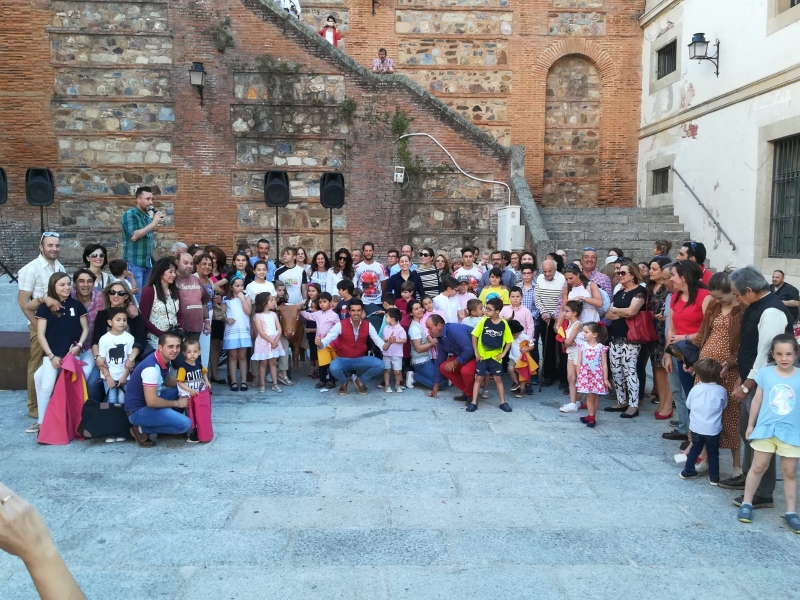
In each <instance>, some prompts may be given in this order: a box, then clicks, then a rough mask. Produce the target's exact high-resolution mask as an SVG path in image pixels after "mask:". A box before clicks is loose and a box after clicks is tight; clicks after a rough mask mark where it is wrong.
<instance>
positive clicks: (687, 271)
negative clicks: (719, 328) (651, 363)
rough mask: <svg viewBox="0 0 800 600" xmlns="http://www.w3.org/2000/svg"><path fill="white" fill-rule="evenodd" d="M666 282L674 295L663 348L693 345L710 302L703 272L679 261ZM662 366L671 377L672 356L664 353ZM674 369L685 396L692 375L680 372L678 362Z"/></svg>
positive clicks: (693, 265) (688, 261)
mask: <svg viewBox="0 0 800 600" xmlns="http://www.w3.org/2000/svg"><path fill="white" fill-rule="evenodd" d="M670 279H671V280H672V285H673V286H674V290H675V291H674V292H673V293H672V300H671V304H670V308H671V311H672V312H671V318H670V322H669V329H668V330H667V346H669V345H670V344H672V343H674V342H677V341H679V340H687V341H690V342H694V341H695V340H697V338H698V334H699V333H700V325H702V323H703V315H705V313H706V308H708V305H709V303H710V302H711V296H709V294H708V290H707V289H705V285H704V284H703V272H702V271H701V270H700V265H698V264H697V263H696V262H693V261H690V260H679V261H677V262H676V263H675V266H673V267H672V277H671V278H670ZM662 364H663V365H664V368H665V369H666V370H667V372H668V373H672V356H670V355H669V354H666V353H665V354H664V358H663V362H662ZM678 368H679V370H678V377H680V380H681V387H683V391H684V393H685V394H686V395H687V396H688V395H689V391H690V390H691V389H692V386H694V375H692V374H691V373H687V372H686V371H684V369H683V363H682V362H680V361H678Z"/></svg>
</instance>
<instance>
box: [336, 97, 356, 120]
mask: <svg viewBox="0 0 800 600" xmlns="http://www.w3.org/2000/svg"><path fill="white" fill-rule="evenodd" d="M357 108H358V104H357V103H356V101H355V100H353V99H352V98H345V99H344V100H342V103H341V104H340V105H339V111H340V112H341V114H342V119H343V120H344V122H345V123H347V124H348V125H350V124H351V123H352V122H353V117H354V116H355V114H356V109H357Z"/></svg>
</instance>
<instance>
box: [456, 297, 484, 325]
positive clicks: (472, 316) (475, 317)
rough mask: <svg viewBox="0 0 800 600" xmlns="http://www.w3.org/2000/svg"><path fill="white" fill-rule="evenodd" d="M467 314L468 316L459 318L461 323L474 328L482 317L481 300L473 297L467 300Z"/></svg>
mask: <svg viewBox="0 0 800 600" xmlns="http://www.w3.org/2000/svg"><path fill="white" fill-rule="evenodd" d="M467 315H468V316H466V317H464V318H463V319H462V320H461V324H462V325H466V326H467V327H471V328H473V329H474V328H475V326H476V325H477V324H478V323H479V322H480V320H481V319H482V318H483V302H481V301H480V300H478V299H477V298H473V299H472V300H470V301H468V302H467Z"/></svg>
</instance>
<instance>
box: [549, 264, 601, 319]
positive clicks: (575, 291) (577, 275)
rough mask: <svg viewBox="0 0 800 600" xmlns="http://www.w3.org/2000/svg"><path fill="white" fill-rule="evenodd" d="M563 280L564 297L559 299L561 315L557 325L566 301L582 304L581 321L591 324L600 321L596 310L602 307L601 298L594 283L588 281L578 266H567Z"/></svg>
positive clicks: (562, 315)
mask: <svg viewBox="0 0 800 600" xmlns="http://www.w3.org/2000/svg"><path fill="white" fill-rule="evenodd" d="M564 278H565V279H566V280H567V285H565V286H564V295H563V297H562V299H561V315H559V319H558V321H556V322H557V323H561V322H562V321H563V320H564V307H565V306H566V305H567V301H568V300H577V301H578V302H581V303H583V310H582V311H581V321H583V322H584V323H592V322H595V323H596V322H599V321H600V313H599V312H598V310H597V309H599V308H600V307H601V306H603V297H602V296H601V295H600V288H598V287H597V284H596V283H595V282H594V281H589V279H588V278H587V277H586V275H584V274H583V271H582V270H581V268H580V267H579V266H578V265H569V266H567V268H566V269H564Z"/></svg>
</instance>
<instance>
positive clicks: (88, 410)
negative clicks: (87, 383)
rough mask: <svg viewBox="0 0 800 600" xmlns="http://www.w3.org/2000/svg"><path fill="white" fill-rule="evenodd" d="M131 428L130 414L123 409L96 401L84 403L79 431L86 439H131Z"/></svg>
mask: <svg viewBox="0 0 800 600" xmlns="http://www.w3.org/2000/svg"><path fill="white" fill-rule="evenodd" d="M130 428H131V423H130V421H128V414H127V413H126V412H125V410H124V409H123V408H121V407H116V406H112V405H110V404H109V403H108V402H97V401H96V400H87V401H86V402H85V403H84V405H83V410H82V411H81V424H80V427H79V428H78V431H80V432H81V435H82V436H83V437H85V438H86V439H97V438H107V437H124V438H129V437H131V434H130Z"/></svg>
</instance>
